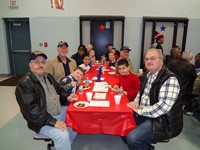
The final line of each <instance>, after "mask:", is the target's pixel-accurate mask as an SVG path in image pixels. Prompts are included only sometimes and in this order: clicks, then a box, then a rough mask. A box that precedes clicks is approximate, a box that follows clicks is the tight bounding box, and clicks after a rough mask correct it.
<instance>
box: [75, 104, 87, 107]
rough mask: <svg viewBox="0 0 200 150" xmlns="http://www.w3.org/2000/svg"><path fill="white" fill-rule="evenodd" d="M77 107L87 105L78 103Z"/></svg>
mask: <svg viewBox="0 0 200 150" xmlns="http://www.w3.org/2000/svg"><path fill="white" fill-rule="evenodd" d="M76 107H85V104H84V103H78V104H77V105H76Z"/></svg>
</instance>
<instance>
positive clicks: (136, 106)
mask: <svg viewBox="0 0 200 150" xmlns="http://www.w3.org/2000/svg"><path fill="white" fill-rule="evenodd" d="M127 106H128V107H130V108H132V109H133V110H134V111H135V112H138V109H139V103H138V102H134V101H133V102H130V103H128V104H127Z"/></svg>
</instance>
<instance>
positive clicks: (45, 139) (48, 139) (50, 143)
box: [33, 133, 54, 150]
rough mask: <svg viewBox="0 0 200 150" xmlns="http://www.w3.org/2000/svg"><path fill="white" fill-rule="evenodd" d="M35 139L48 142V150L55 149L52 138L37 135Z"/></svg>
mask: <svg viewBox="0 0 200 150" xmlns="http://www.w3.org/2000/svg"><path fill="white" fill-rule="evenodd" d="M33 139H34V140H43V141H45V142H48V144H47V150H51V147H54V143H53V140H52V139H51V138H49V137H47V136H44V135H42V134H37V133H36V134H35V135H34V136H33Z"/></svg>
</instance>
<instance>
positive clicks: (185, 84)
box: [169, 50, 197, 94]
mask: <svg viewBox="0 0 200 150" xmlns="http://www.w3.org/2000/svg"><path fill="white" fill-rule="evenodd" d="M181 58H182V59H181V61H179V62H177V63H175V64H173V65H171V67H170V68H169V69H170V70H171V71H172V72H174V73H175V74H176V75H177V76H178V77H179V80H180V84H181V88H182V92H183V93H184V94H188V93H192V89H193V84H194V81H195V79H196V77H197V74H196V71H195V66H194V65H193V64H192V63H190V61H191V60H192V58H193V56H192V53H191V52H190V51H189V50H185V51H184V52H183V53H182V56H181Z"/></svg>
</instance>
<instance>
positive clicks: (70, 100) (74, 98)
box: [67, 94, 78, 102]
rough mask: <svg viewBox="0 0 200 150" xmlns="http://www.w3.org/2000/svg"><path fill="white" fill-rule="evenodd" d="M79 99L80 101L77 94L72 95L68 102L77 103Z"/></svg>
mask: <svg viewBox="0 0 200 150" xmlns="http://www.w3.org/2000/svg"><path fill="white" fill-rule="evenodd" d="M77 99H78V96H77V95H76V94H70V96H68V97H67V100H68V101H69V102H72V101H76V100H77Z"/></svg>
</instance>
